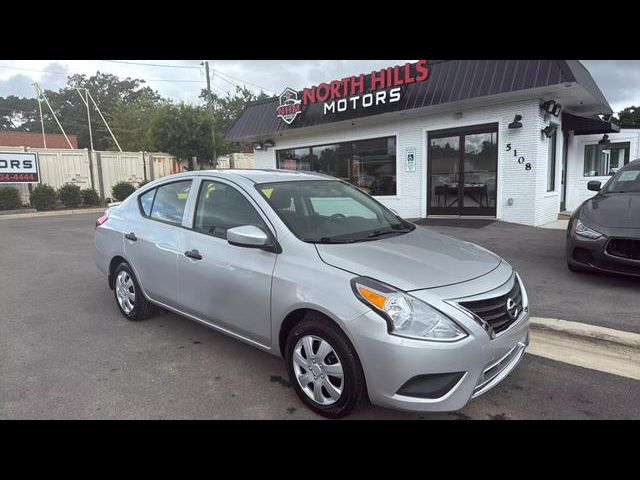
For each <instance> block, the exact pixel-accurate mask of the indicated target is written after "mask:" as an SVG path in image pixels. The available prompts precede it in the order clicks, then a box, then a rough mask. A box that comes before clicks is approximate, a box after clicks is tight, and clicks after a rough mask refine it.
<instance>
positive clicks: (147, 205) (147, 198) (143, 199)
mask: <svg viewBox="0 0 640 480" xmlns="http://www.w3.org/2000/svg"><path fill="white" fill-rule="evenodd" d="M156 190H157V189H156V188H154V189H153V190H149V191H148V192H147V193H144V194H142V195H140V197H139V199H140V208H142V212H143V213H144V215H145V216H146V217H148V216H149V215H151V207H152V206H153V199H154V197H155V196H156Z"/></svg>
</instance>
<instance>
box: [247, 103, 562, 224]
mask: <svg viewBox="0 0 640 480" xmlns="http://www.w3.org/2000/svg"><path fill="white" fill-rule="evenodd" d="M539 104H540V102H539V100H538V99H532V100H525V101H519V102H511V103H503V104H498V105H493V106H490V107H485V108H476V109H470V110H465V111H462V112H461V113H462V115H461V116H460V115H454V112H448V113H439V114H431V115H428V116H424V117H419V118H412V119H401V120H398V119H394V120H389V121H386V122H384V123H376V124H369V125H363V124H362V123H363V122H366V121H367V120H365V119H360V120H356V125H354V126H352V125H349V124H347V125H346V126H345V125H344V124H343V125H339V126H336V127H335V128H333V129H331V127H327V128H324V129H323V130H322V131H319V130H316V131H315V132H310V133H306V134H304V135H303V134H299V133H296V132H294V133H293V134H285V135H283V136H281V137H275V138H273V140H274V141H275V144H276V146H275V148H271V149H269V150H266V151H256V152H255V165H256V168H276V157H275V152H276V150H280V149H286V148H296V147H304V146H309V145H320V144H326V143H334V142H343V141H348V140H358V139H365V138H373V137H382V136H391V135H396V136H397V165H398V183H397V185H398V191H397V195H396V196H393V197H378V199H379V200H380V201H382V202H383V203H384V204H385V205H387V206H389V207H390V208H393V209H394V210H395V211H397V212H398V213H399V214H400V215H401V216H403V217H406V218H417V217H425V216H426V213H427V212H426V202H427V192H426V188H427V187H426V185H427V178H426V177H427V174H426V168H425V161H426V159H425V156H426V152H425V148H426V138H427V132H428V131H430V130H440V129H444V128H456V127H464V126H471V125H477V124H483V123H498V143H499V150H498V151H499V153H498V184H497V217H498V218H499V219H501V220H505V221H509V222H518V223H524V224H529V225H540V224H542V223H546V222H549V221H552V220H554V219H555V218H556V215H557V213H558V211H559V205H560V169H561V163H562V133H561V131H560V128H559V129H558V146H557V149H556V152H557V153H556V154H557V160H556V168H557V174H556V192H547V191H546V163H547V145H548V139H547V138H546V137H544V136H543V135H542V134H541V132H540V130H541V129H542V128H543V127H544V126H546V124H545V123H544V118H543V115H542V113H541V110H540V108H539ZM516 113H518V114H520V115H522V124H523V127H522V128H520V129H514V130H509V129H508V128H507V125H508V124H509V123H511V122H512V121H513V117H514V115H515V114H516ZM551 118H552V119H553V121H556V122H557V123H559V119H558V118H556V117H551ZM508 143H511V146H512V150H511V151H510V152H507V151H506V145H507V144H508ZM409 147H413V148H415V151H416V170H415V172H407V171H406V168H405V164H404V158H405V152H406V149H407V148H409ZM514 150H517V153H518V156H517V157H514V156H513V153H514ZM520 156H524V157H525V163H531V165H532V168H531V170H530V171H526V170H525V166H524V165H520V164H518V162H517V158H518V157H520ZM509 198H512V199H513V205H508V203H507V200H508V199H509Z"/></svg>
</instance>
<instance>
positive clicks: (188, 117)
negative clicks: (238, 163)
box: [147, 103, 213, 164]
mask: <svg viewBox="0 0 640 480" xmlns="http://www.w3.org/2000/svg"><path fill="white" fill-rule="evenodd" d="M147 141H148V144H149V145H153V146H154V147H155V149H156V150H158V151H162V152H167V153H170V154H171V155H174V156H176V157H177V158H179V159H181V160H190V159H191V157H198V163H200V164H203V163H205V162H206V161H210V160H211V159H212V157H213V154H212V150H213V142H212V140H211V116H210V115H209V113H208V112H207V110H206V109H205V108H204V107H201V106H194V105H189V104H186V103H177V104H174V103H166V104H164V105H162V106H161V107H160V108H158V109H157V110H156V111H155V113H154V114H153V116H152V117H151V120H150V125H149V130H148V134H147Z"/></svg>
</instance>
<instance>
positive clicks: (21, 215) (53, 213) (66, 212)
mask: <svg viewBox="0 0 640 480" xmlns="http://www.w3.org/2000/svg"><path fill="white" fill-rule="evenodd" d="M106 209H107V207H102V208H80V209H77V210H53V211H50V212H36V213H15V214H9V215H0V221H2V220H15V219H18V218H37V217H56V216H59V215H76V214H81V213H102V212H104V211H105V210H106Z"/></svg>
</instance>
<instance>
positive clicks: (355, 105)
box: [276, 60, 429, 125]
mask: <svg viewBox="0 0 640 480" xmlns="http://www.w3.org/2000/svg"><path fill="white" fill-rule="evenodd" d="M428 78H429V68H428V66H427V61H426V60H418V61H417V62H416V63H407V64H405V65H403V66H395V67H389V68H384V69H382V70H376V71H373V72H371V74H370V75H369V76H365V75H358V76H352V77H346V78H343V79H342V80H334V81H332V82H329V83H321V84H320V85H317V86H313V87H310V88H305V89H304V90H303V91H302V94H301V95H300V94H299V93H298V92H296V91H295V90H293V89H291V88H286V89H285V91H284V92H282V93H281V94H280V95H279V97H278V100H279V104H278V107H277V108H276V116H277V117H279V118H281V119H282V120H283V121H284V122H286V123H287V124H288V125H290V124H291V123H292V122H293V121H294V120H295V119H296V117H297V116H298V115H299V114H301V113H302V112H303V111H304V109H305V108H306V107H307V106H308V105H313V104H322V113H323V115H327V114H334V113H336V114H339V113H343V112H346V111H354V110H356V111H357V110H362V109H366V108H369V107H372V106H378V105H385V104H391V103H396V102H398V101H400V99H401V98H402V94H403V87H404V86H406V85H410V84H412V83H416V82H424V81H425V80H427V79H428ZM300 96H302V98H299V97H300Z"/></svg>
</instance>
